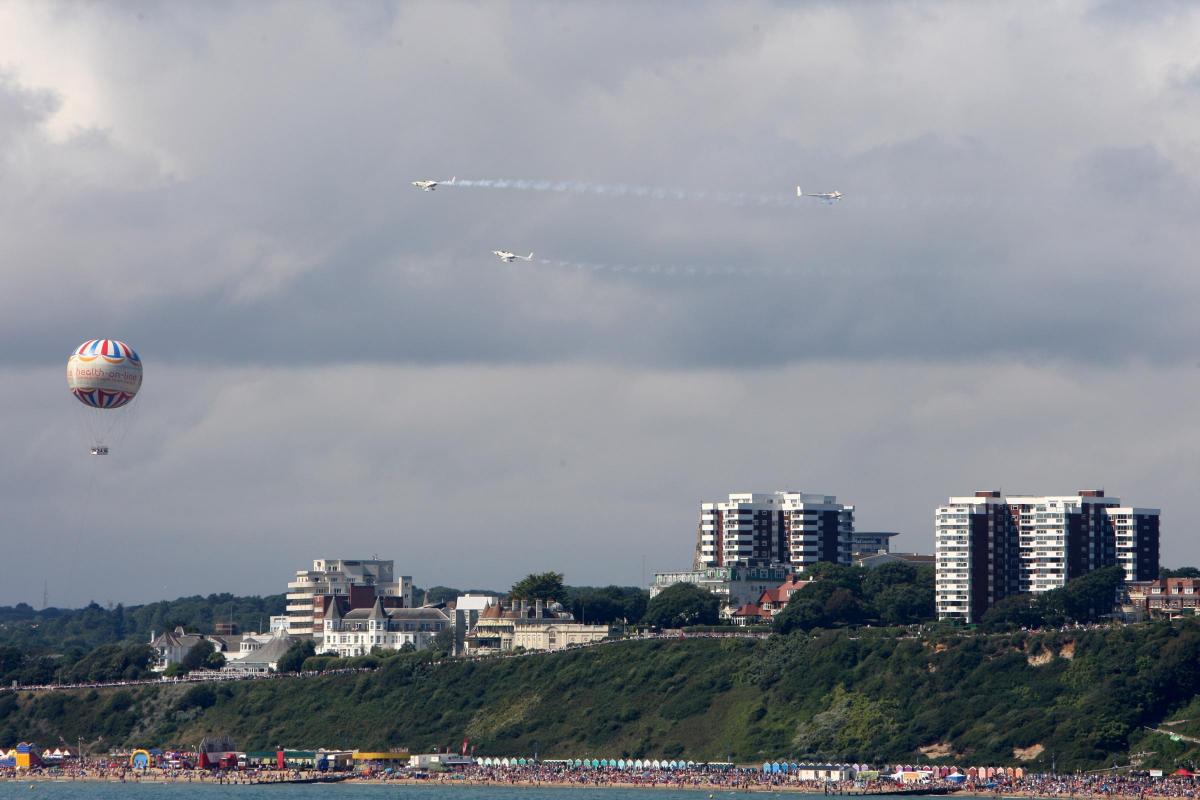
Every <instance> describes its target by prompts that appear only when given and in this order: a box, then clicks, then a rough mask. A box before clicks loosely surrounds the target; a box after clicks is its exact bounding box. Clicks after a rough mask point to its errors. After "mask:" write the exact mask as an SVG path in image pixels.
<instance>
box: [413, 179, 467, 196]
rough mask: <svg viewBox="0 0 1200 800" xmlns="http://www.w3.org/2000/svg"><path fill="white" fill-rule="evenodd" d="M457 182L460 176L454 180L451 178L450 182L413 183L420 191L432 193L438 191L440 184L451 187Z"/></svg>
mask: <svg viewBox="0 0 1200 800" xmlns="http://www.w3.org/2000/svg"><path fill="white" fill-rule="evenodd" d="M457 180H458V176H457V175H455V176H454V177H453V178H451V179H450V180H448V181H413V182H412V185H413V186H415V187H417V188H418V189H424V190H425V191H427V192H432V191H433V190H434V189H436V188H437V187H438V184H440V183H445V184H446V185H447V186H450V185H451V184H453V183H454V182H455V181H457Z"/></svg>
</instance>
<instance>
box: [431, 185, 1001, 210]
mask: <svg viewBox="0 0 1200 800" xmlns="http://www.w3.org/2000/svg"><path fill="white" fill-rule="evenodd" d="M440 186H441V187H446V188H452V189H497V190H505V191H519V192H548V193H552V194H564V195H572V194H573V195H594V196H598V197H613V198H641V199H646V200H657V201H671V200H674V201H685V202H695V203H711V204H714V205H720V206H729V207H732V208H795V207H805V208H807V207H816V208H822V207H825V206H828V205H833V204H832V203H827V202H824V201H821V200H820V199H818V198H816V197H813V196H810V195H805V196H804V197H797V196H795V195H784V194H759V193H752V192H714V191H694V190H689V189H679V188H667V187H662V186H642V185H630V184H624V183H615V184H610V183H589V182H586V181H549V180H533V179H527V178H458V179H456V180H455V181H454V182H453V183H450V182H447V183H442V184H440ZM837 204H838V205H840V204H847V205H850V206H853V207H856V208H880V209H885V210H900V209H910V208H931V207H935V206H936V207H942V208H945V207H951V208H976V207H979V208H991V207H993V205H995V198H993V197H991V196H987V195H983V196H979V195H967V194H957V193H948V192H932V193H928V194H918V195H894V194H889V195H880V194H873V195H868V194H863V195H854V194H853V193H851V194H850V195H849V196H847V197H843V198H842V199H841V200H838V201H837Z"/></svg>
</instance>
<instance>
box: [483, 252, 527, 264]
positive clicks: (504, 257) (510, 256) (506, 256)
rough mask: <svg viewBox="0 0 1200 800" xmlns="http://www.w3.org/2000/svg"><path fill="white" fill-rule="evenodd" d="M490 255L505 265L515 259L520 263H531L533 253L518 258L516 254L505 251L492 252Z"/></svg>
mask: <svg viewBox="0 0 1200 800" xmlns="http://www.w3.org/2000/svg"><path fill="white" fill-rule="evenodd" d="M492 255H494V256H496V257H497V258H499V259H500V260H501V261H503V262H504V263H505V264H511V263H512V262H514V261H516V260H517V259H520V260H521V261H533V253H530V254H529V255H527V256H519V255H517V254H516V253H510V252H508V251H507V250H493V251H492Z"/></svg>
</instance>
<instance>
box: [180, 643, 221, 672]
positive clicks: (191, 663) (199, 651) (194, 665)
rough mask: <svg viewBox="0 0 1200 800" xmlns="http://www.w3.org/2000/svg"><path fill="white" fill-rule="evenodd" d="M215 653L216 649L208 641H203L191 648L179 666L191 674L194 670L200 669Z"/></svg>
mask: <svg viewBox="0 0 1200 800" xmlns="http://www.w3.org/2000/svg"><path fill="white" fill-rule="evenodd" d="M216 652H217V648H216V647H214V646H213V643H212V642H210V641H208V639H203V640H201V641H200V642H198V643H196V644H195V645H193V646H192V649H191V650H188V651H187V653H186V654H185V655H184V657H183V658H182V659H180V661H179V665H180V666H181V667H183V669H184V671H185V672H191V671H192V670H194V669H200V668H202V667H204V666H205V664H207V663H208V659H209V658H210V657H211V656H212V655H213V654H214V653H216Z"/></svg>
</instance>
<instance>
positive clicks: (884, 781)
mask: <svg viewBox="0 0 1200 800" xmlns="http://www.w3.org/2000/svg"><path fill="white" fill-rule="evenodd" d="M964 774H965V771H964ZM332 777H336V778H337V779H339V780H351V781H356V782H387V783H424V784H429V783H433V784H445V785H464V784H465V785H485V786H579V787H597V788H599V787H609V788H628V789H640V788H647V789H652V788H664V789H694V790H709V791H711V792H716V791H725V792H731V791H744V792H762V791H774V792H781V791H793V792H804V793H810V794H824V795H830V796H857V795H872V794H884V793H895V792H897V791H898V790H901V789H904V790H910V791H911V793H913V794H920V793H922V792H925V791H928V790H930V789H937V790H938V791H940V792H953V793H961V794H964V795H982V796H994V797H1002V796H1003V797H1031V798H1053V799H1055V800H1056V799H1057V798H1078V799H1079V800H1117V799H1118V798H1119V799H1121V800H1131V799H1133V798H1136V799H1137V800H1149V799H1150V798H1181V799H1186V800H1200V783H1198V782H1197V779H1194V778H1192V777H1190V776H1166V777H1151V776H1150V775H1149V774H1148V773H1145V772H1141V773H1137V772H1135V773H1120V774H1117V773H1112V772H1105V773H1084V774H1076V775H1050V774H1028V775H1021V776H1020V777H1017V776H1015V775H1013V774H996V775H995V776H994V777H989V778H982V777H980V778H974V777H970V778H969V779H968V780H965V781H960V782H953V781H950V780H946V779H931V780H927V781H923V782H920V783H912V784H905V783H897V782H895V781H893V780H891V779H890V778H888V777H886V776H881V777H878V778H872V779H871V780H861V779H848V780H840V781H827V780H804V779H802V777H801V775H799V774H797V773H786V772H764V771H762V770H761V769H755V768H739V767H733V766H730V765H718V766H712V765H703V766H697V767H696V768H694V769H686V770H650V769H645V770H620V769H580V768H576V767H570V766H567V765H564V764H561V763H553V762H551V763H544V762H543V763H536V764H529V765H526V766H508V767H503V766H495V767H493V766H482V765H474V766H469V767H466V768H462V769H454V770H446V771H436V772H433V771H424V770H409V769H393V768H384V767H383V766H382V765H365V766H364V768H362V769H360V770H358V771H357V772H355V773H349V774H340V775H334V774H331V773H319V772H313V771H301V770H295V769H272V768H267V767H253V768H250V769H243V770H202V769H187V768H179V767H152V768H149V769H134V768H132V767H129V766H127V765H126V764H125V763H123V762H116V761H114V762H102V761H94V762H89V763H84V764H80V763H78V762H68V763H66V764H63V765H61V766H56V767H38V768H34V769H32V770H27V771H21V772H17V771H16V770H14V769H12V768H3V769H0V781H3V780H47V779H50V780H60V781H80V780H86V781H107V782H121V783H143V782H176V783H220V784H262V783H281V782H289V781H290V782H295V781H306V780H321V779H329V778H332Z"/></svg>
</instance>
